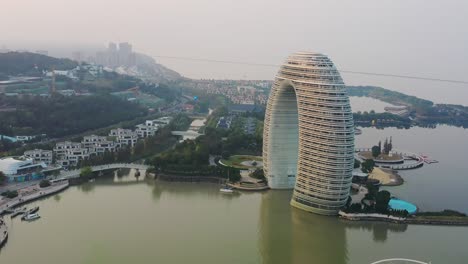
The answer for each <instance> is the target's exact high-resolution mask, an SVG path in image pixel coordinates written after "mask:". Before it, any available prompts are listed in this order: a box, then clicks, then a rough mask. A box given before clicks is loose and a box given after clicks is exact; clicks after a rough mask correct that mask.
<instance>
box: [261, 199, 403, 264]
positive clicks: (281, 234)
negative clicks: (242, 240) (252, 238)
mask: <svg viewBox="0 0 468 264" xmlns="http://www.w3.org/2000/svg"><path fill="white" fill-rule="evenodd" d="M291 194H292V193H291V191H279V190H270V191H268V192H265V193H263V194H262V198H261V206H260V218H259V240H258V243H259V250H260V254H261V256H262V263H265V264H266V263H268V264H270V263H273V264H274V263H293V264H295V263H312V264H315V263H316V264H321V263H329V264H346V263H353V262H352V260H350V259H349V253H348V247H349V244H348V243H351V242H350V241H353V243H354V242H355V243H359V241H357V240H360V239H371V240H373V241H374V242H381V243H383V242H385V241H386V239H387V236H388V233H389V232H405V231H406V229H407V226H406V225H399V224H392V223H382V222H350V221H345V220H342V219H339V218H337V217H327V216H320V215H315V214H311V213H307V212H304V211H301V210H297V209H294V208H293V207H291V206H290V205H289V201H290V197H291ZM350 229H361V230H362V231H368V232H369V233H368V234H369V235H367V234H364V236H360V237H359V238H357V237H356V238H355V239H353V238H352V237H347V230H349V231H350ZM348 233H349V232H348ZM365 233H367V232H365ZM363 252H367V251H366V250H364V251H363Z"/></svg>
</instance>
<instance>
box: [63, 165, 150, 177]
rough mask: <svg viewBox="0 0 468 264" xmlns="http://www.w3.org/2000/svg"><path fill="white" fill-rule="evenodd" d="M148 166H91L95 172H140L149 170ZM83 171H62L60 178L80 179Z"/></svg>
mask: <svg viewBox="0 0 468 264" xmlns="http://www.w3.org/2000/svg"><path fill="white" fill-rule="evenodd" d="M148 168H149V166H148V165H144V164H136V163H111V164H105V165H97V166H91V170H92V171H93V172H96V171H105V170H116V169H138V170H147V169H148ZM80 173H81V169H76V170H70V171H62V172H61V173H60V175H59V176H58V178H66V179H70V178H78V177H80Z"/></svg>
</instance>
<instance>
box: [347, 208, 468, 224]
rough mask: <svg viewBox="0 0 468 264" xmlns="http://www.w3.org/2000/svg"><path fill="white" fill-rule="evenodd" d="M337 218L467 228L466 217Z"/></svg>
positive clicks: (380, 215) (372, 215)
mask: <svg viewBox="0 0 468 264" xmlns="http://www.w3.org/2000/svg"><path fill="white" fill-rule="evenodd" d="M338 218H339V219H343V220H345V221H351V222H387V223H394V224H406V225H408V224H411V225H436V226H468V217H464V218H459V219H447V218H442V217H441V218H437V217H434V218H431V219H427V218H424V217H421V216H412V217H408V218H401V217H395V216H388V215H382V214H347V213H344V212H342V211H340V212H339V215H338Z"/></svg>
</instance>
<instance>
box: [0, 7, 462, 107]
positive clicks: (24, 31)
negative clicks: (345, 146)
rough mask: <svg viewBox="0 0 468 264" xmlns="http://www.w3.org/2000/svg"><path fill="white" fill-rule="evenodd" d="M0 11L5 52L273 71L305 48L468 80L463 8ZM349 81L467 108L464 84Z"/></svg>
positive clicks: (196, 73)
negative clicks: (128, 47) (140, 56)
mask: <svg viewBox="0 0 468 264" xmlns="http://www.w3.org/2000/svg"><path fill="white" fill-rule="evenodd" d="M2 10H7V12H2V16H1V17H0V31H1V32H2V37H1V38H0V45H6V46H7V47H8V48H11V49H21V48H25V49H39V48H42V49H48V50H50V52H51V54H57V55H62V56H63V55H65V54H66V53H70V52H71V51H73V50H86V48H92V49H93V50H94V49H98V48H104V47H105V46H106V45H107V43H108V42H109V41H117V42H119V41H128V42H131V43H132V44H133V46H134V48H135V49H136V50H138V51H141V52H143V53H146V54H148V55H152V56H158V55H161V56H178V57H190V58H206V59H215V60H228V61H229V60H232V61H241V62H250V63H266V64H274V65H278V64H280V63H281V62H282V61H283V60H284V59H285V57H286V56H287V55H288V54H289V53H291V52H294V51H297V50H306V51H317V52H322V53H326V54H328V55H330V56H331V57H332V58H333V60H334V61H335V63H336V64H337V66H338V67H339V68H340V69H342V70H351V71H366V72H377V73H390V74H401V75H414V76H422V77H433V78H440V79H453V80H465V81H466V71H465V69H466V68H467V66H468V60H467V59H466V56H463V54H464V53H465V49H466V41H467V38H468V37H467V36H468V27H466V26H464V25H467V24H468V17H467V16H466V12H467V10H468V2H466V1H459V0H449V1H436V0H431V1H424V0H416V1H403V0H397V1H387V0H385V1H371V0H363V1H358V2H355V1H353V2H349V1H347V2H343V1H296V0H294V1H287V2H285V1H271V0H260V1H247V0H240V1H230V0H221V1H210V0H201V1H191V0H177V1H145V0H136V1H120V0H113V1H111V0H102V1H92V0H84V1H61V0H43V1H27V0H19V1H17V0H15V1H13V0H6V1H3V3H2ZM38 10H40V11H39V12H38ZM156 59H157V60H158V61H159V62H160V63H162V64H164V65H166V66H168V67H169V68H172V69H174V70H176V71H178V72H180V73H181V74H182V75H184V76H187V77H191V78H216V79H266V80H271V79H272V78H273V76H274V75H275V74H276V71H277V69H276V68H275V67H260V66H246V65H230V64H219V63H209V62H193V61H186V60H179V59H168V58H158V57H156ZM343 77H344V78H345V81H346V82H347V83H348V84H352V85H379V86H383V87H385V88H388V89H393V90H398V91H402V92H406V93H409V94H414V95H418V96H420V97H422V98H427V99H430V100H433V101H435V102H446V103H447V102H448V103H458V104H464V105H468V99H467V98H468V92H467V89H466V88H467V87H466V84H464V85H463V84H451V83H438V82H422V81H414V80H401V79H397V78H383V77H372V76H361V75H354V74H346V73H343ZM460 95H463V96H460Z"/></svg>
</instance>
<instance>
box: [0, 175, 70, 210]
mask: <svg viewBox="0 0 468 264" xmlns="http://www.w3.org/2000/svg"><path fill="white" fill-rule="evenodd" d="M69 186H70V184H69V183H68V182H66V183H63V184H58V185H52V186H49V187H46V188H47V189H45V188H40V187H39V185H37V187H38V189H37V190H35V191H34V192H33V193H30V194H27V195H21V196H20V195H18V196H16V197H15V198H13V199H10V200H9V201H6V202H4V203H3V204H2V205H0V214H3V213H4V212H5V210H7V209H10V208H14V207H17V206H19V205H22V204H26V203H29V202H32V201H34V200H37V199H41V198H43V197H46V196H49V195H52V194H55V193H58V192H61V191H63V190H65V189H67V188H68V187H69Z"/></svg>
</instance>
